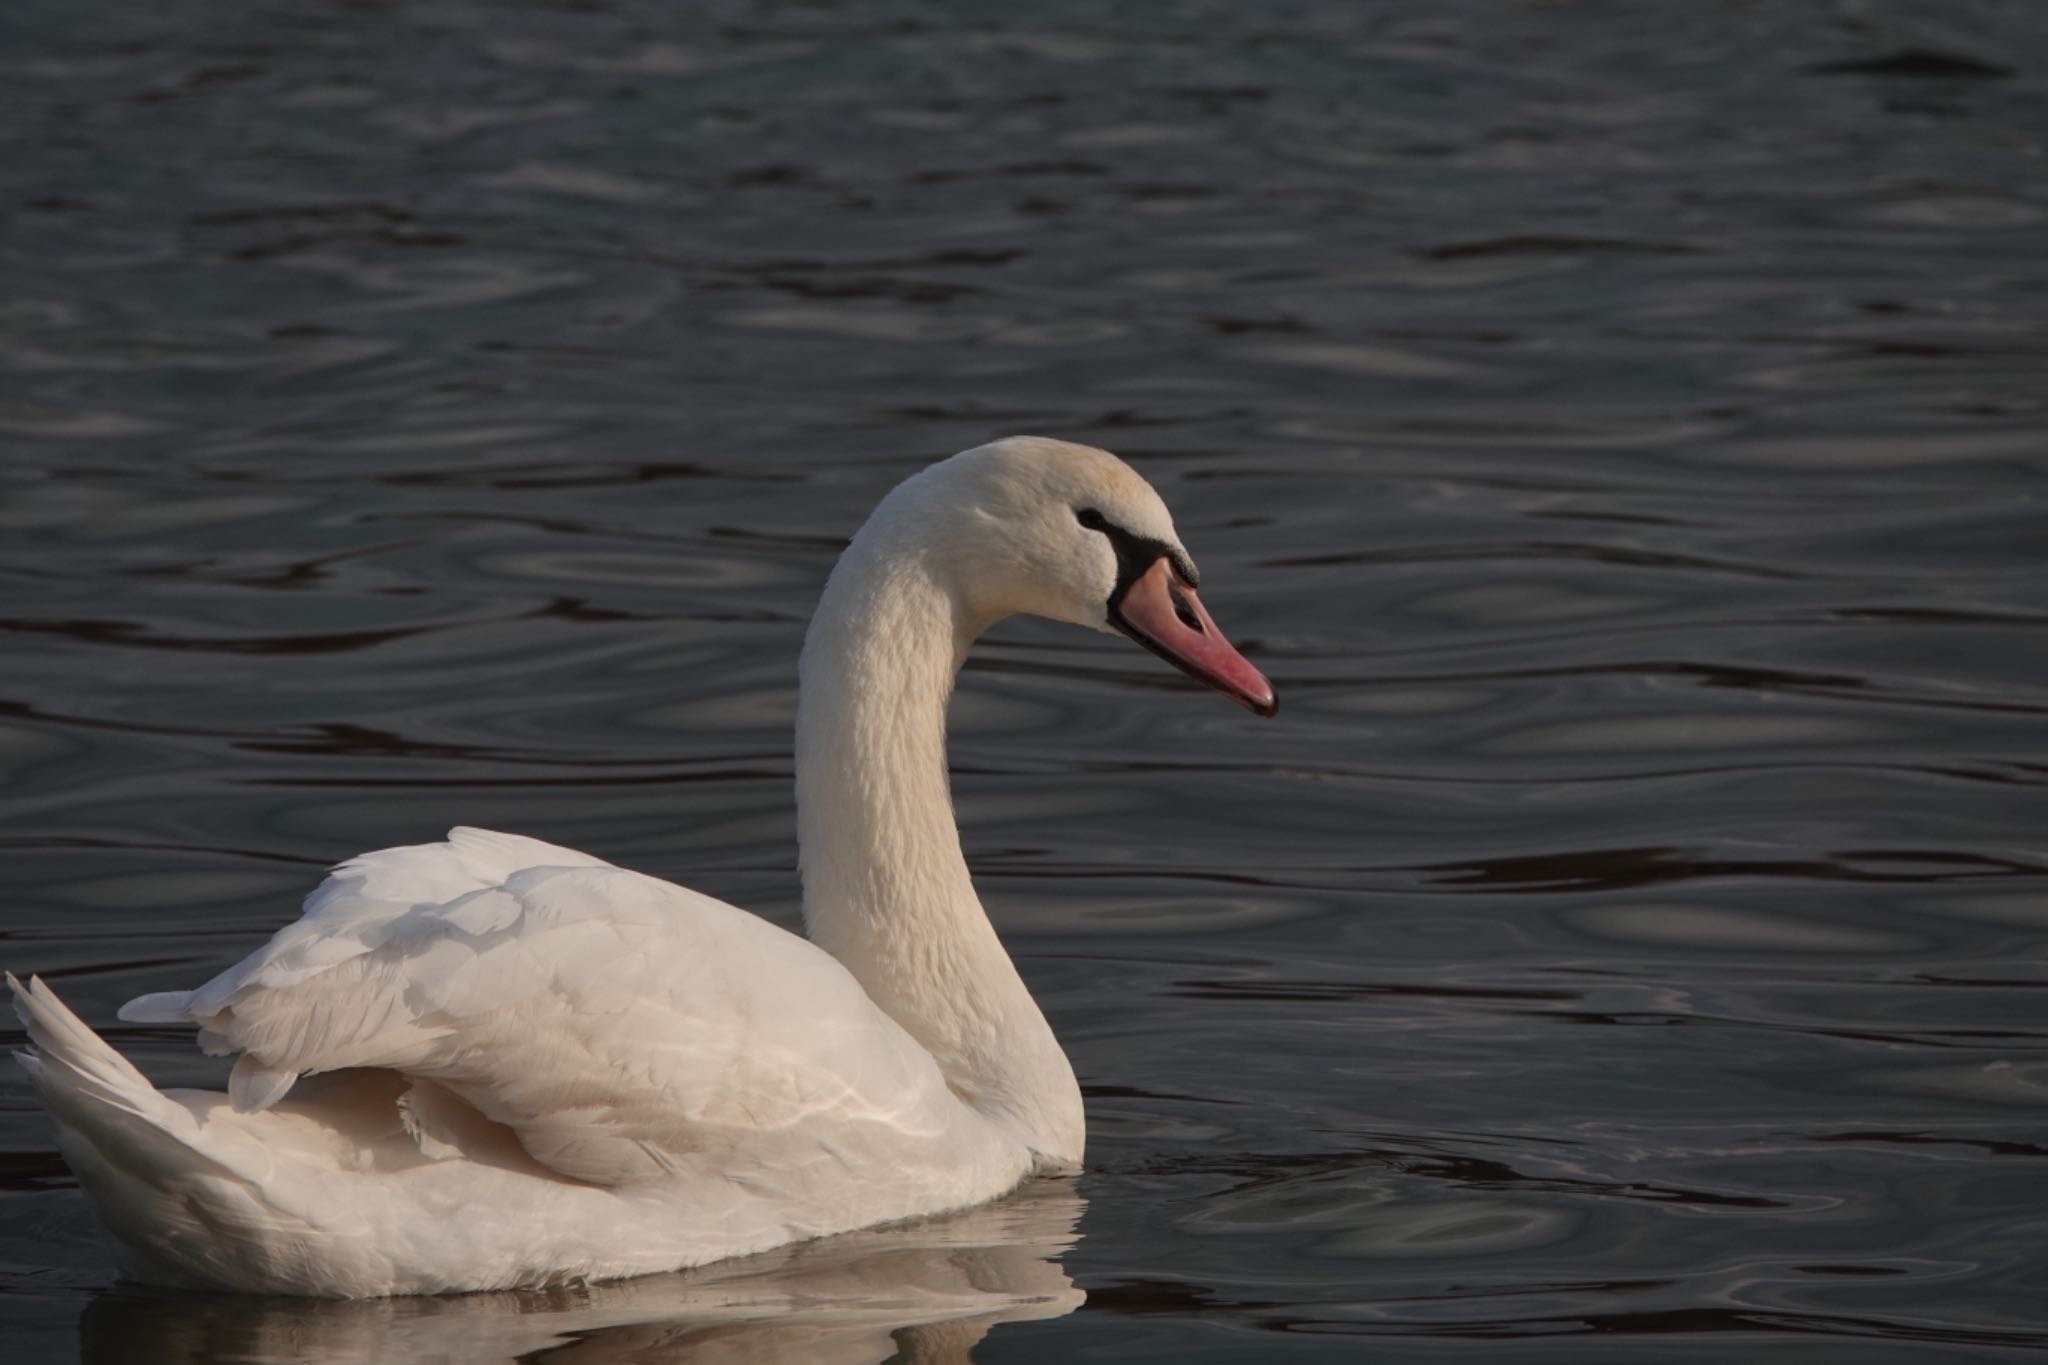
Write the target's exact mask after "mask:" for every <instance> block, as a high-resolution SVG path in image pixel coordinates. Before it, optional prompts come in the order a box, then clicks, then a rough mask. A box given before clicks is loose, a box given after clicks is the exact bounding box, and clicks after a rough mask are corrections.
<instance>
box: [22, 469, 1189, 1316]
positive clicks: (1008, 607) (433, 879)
mask: <svg viewBox="0 0 2048 1365" xmlns="http://www.w3.org/2000/svg"><path fill="white" fill-rule="evenodd" d="M1081 506H1087V507H1093V508H1099V509H1106V511H1107V512H1108V513H1109V514H1111V515H1113V517H1114V518H1115V519H1116V520H1117V521H1118V522H1119V524H1122V525H1126V526H1129V527H1132V528H1134V529H1135V530H1137V531H1138V532H1141V533H1142V534H1144V535H1146V536H1148V537H1150V538H1152V539H1155V540H1160V541H1162V542H1163V543H1167V544H1171V545H1173V546H1175V547H1177V546H1178V542H1177V541H1176V540H1174V539H1173V530H1172V523H1171V521H1170V520H1169V519H1168V518H1167V516H1166V512H1165V508H1164V507H1163V506H1162V505H1160V504H1159V501H1158V498H1157V496H1156V495H1155V494H1153V493H1152V491H1151V490H1150V489H1149V488H1148V487H1146V486H1145V484H1144V482H1143V481H1142V480H1140V479H1138V477H1137V476H1136V475H1135V474H1133V473H1131V471H1130V470H1129V469H1128V468H1126V467H1125V466H1124V465H1122V464H1121V463H1120V462H1118V461H1116V460H1115V459H1114V458H1113V457H1111V456H1108V455H1106V454H1104V453H1102V452H1100V451H1091V450H1087V449H1085V448H1081V447H1073V446H1064V445H1061V444H1060V443H1057V442H1044V441H1032V440H1018V441H1011V442H1002V443H998V444H997V445H995V446H992V447H985V448H982V449H980V450H976V451H970V452H967V453H965V454H963V455H960V456H956V457H955V458H954V459H952V460H949V461H945V462H943V463H942V464H940V465H937V466H934V467H933V468H932V469H930V470H927V471H926V472H925V473H923V474H921V475H919V476H918V477H917V478H914V479H912V480H911V481H910V482H908V483H906V484H905V485H904V486H903V487H902V488H900V489H899V490H897V492H896V493H894V494H892V495H891V496H890V498H889V499H888V500H886V501H885V502H884V503H883V505H882V507H881V508H880V509H879V510H878V511H877V513H876V515H875V517H874V518H873V519H871V520H870V522H869V523H868V525H867V526H866V527H865V528H863V530H862V531H861V533H860V535H859V536H857V537H856V538H855V540H854V542H853V544H852V546H851V547H849V549H848V551H847V554H846V556H845V557H844V559H843V560H842V561H841V563H840V565H839V567H838V568H837V569H836V570H835V571H834V573H833V576H832V581H831V583H830V584H829V585H828V586H827V589H826V594H825V598H824V601H823V602H822V603H821V605H820V608H819V613H818V619H817V622H816V623H815V625H814V627H813V629H812V631H811V634H810V636H809V637H808V639H807V641H806V645H805V652H804V660H803V674H804V681H803V692H802V700H801V703H800V706H799V726H798V772H799V783H798V786H799V808H800V812H801V817H802V818H801V834H802V840H803V867H804V879H805V918H806V921H807V924H808V926H809V928H810V930H811V933H812V939H813V940H814V941H807V940H805V939H802V938H799V937H796V936H795V935H792V934H790V933H787V932H785V931H784V930H781V929H779V928H776V927H775V926H773V925H771V924H769V923H767V922H766V921H764V920H761V919H758V918H756V917H754V916H752V915H749V914H746V913H744V912H742V911H740V910H736V909H734V908H733V907H732V906H729V905H726V904H725V903H723V902H721V901H717V900H713V899H711V898H710V897H708V896H703V895H700V894H698V893H696V892H693V891H688V890H685V889H683V888H682V887H679V886H674V885H671V884H669V883H667V882H662V881H657V880H655V879H653V878H651V877H646V876H643V875H641V874H639V873H636V872H630V871H626V870H624V869H621V868H618V867H614V866H612V865H611V864H609V863H606V862H604V861H603V860H601V859H598V858H594V857H591V856H589V855H588V854H583V853H577V852H574V851H572V850H569V849H564V848H557V847H555V846H554V845H551V844H547V843H543V842H541V841H539V840H536V839H530V838H525V837H522V836H519V835H513V834H501V833H494V832H492V831H488V830H478V829H461V828H459V829H456V830H453V831H451V832H450V834H449V835H448V838H447V840H446V841H445V842H443V843H436V844H420V845H414V846H410V847H404V848H390V849H384V850H382V851H379V852H375V853H366V854H363V855H361V856H360V857H356V858H353V859H350V860H349V861H348V862H345V863H342V864H341V865H340V866H338V867H336V868H335V869H334V870H333V872H332V874H331V875H330V876H329V877H328V878H327V880H326V881H324V882H323V883H321V885H320V886H319V887H318V888H316V889H315V890H314V891H313V893H312V894H311V895H310V896H308V897H307V898H306V901H305V905H304V913H303V915H302V916H301V918H300V919H298V920H297V921H296V922H294V923H292V924H289V925H287V926H286V927H284V928H283V929H281V930H280V931H279V932H278V933H277V934H276V935H275V936H274V937H273V938H272V939H271V940H270V942H269V943H268V944H266V945H265V946H263V947H262V948H260V949H258V950H257V951H256V952H254V953H252V954H251V955H250V956H249V957H248V958H246V959H244V960H243V961H242V962H240V963H238V964H237V965H235V966H234V967H231V968H229V969H228V970H227V971H225V972H222V973H221V974H220V975H219V976H216V977H215V978H214V979H213V980H211V981H208V982H206V983H205V984H204V985H202V986H200V987H199V988H198V989H197V990H194V991H190V992H183V991H167V992H159V993H156V994H152V995H146V996H142V997H139V998H138V999H136V1000H133V1001H131V1002H129V1004H128V1005H127V1006H126V1007H124V1008H123V1010H122V1011H121V1013H122V1017H124V1018H128V1019H133V1020H138V1021H146V1022H151V1023H165V1022H178V1021H189V1022H193V1023H196V1024H197V1025H198V1026H199V1041H200V1044H201V1046H202V1047H204V1048H205V1049H206V1050H208V1051H210V1052H224V1053H233V1054H237V1061H236V1063H235V1067H234V1072H233V1076H232V1078H231V1080H230V1082H229V1092H228V1094H226V1095H221V1094H217V1093H210V1092H198V1091H173V1092H168V1093H159V1092H158V1091H156V1090H155V1089H154V1088H153V1087H151V1086H150V1085H149V1083H148V1081H147V1080H145V1079H144V1078H143V1077H142V1076H141V1074H140V1073H139V1072H137V1071H136V1070H135V1069H134V1068H133V1067H132V1066H130V1065H129V1064H128V1063H127V1062H126V1061H124V1060H122V1059H121V1057H120V1056H119V1055H118V1054H117V1053H115V1052H113V1050H112V1049H110V1048H108V1047H107V1046H106V1044H105V1043H104V1042H103V1041H101V1040H100V1039H99V1038H98V1037H97V1036H96V1035H94V1034H93V1033H92V1031H91V1030H90V1029H88V1028H86V1027H85V1025H84V1024H82V1023H80V1022H79V1021H78V1019H77V1018H76V1017H75V1016H74V1015H72V1014H71V1013H70V1011H68V1010H66V1009H65V1008H64V1006H63V1005H62V1003H61V1002H59V1001H58V1000H57V999H56V997H55V996H54V995H52V994H50V993H49V992H48V990H47V989H46V988H44V987H43V986H42V985H41V984H40V983H39V982H31V983H30V985H28V986H26V987H24V986H21V985H20V984H18V983H15V985H14V991H15V1001H16V1008H17V1010H19V1011H20V1012H21V1015H22V1017H23V1019H24V1020H25V1021H26V1022H27V1024H28V1027H29V1032H30V1037H31V1040H32V1041H33V1043H34V1044H35V1046H36V1048H37V1055H36V1056H35V1057H32V1058H27V1059H25V1060H26V1062H27V1064H28V1065H29V1069H30V1073H31V1075H33V1076H34V1077H35V1080H36V1084H37V1086H38V1088H39V1090H40V1092H41V1093H42V1095H43V1097H44V1099H45V1101H46V1103H47V1104H48V1106H49V1108H50V1110H51V1112H52V1114H53V1115H54V1116H55V1117H56V1119H57V1122H58V1125H59V1135H60V1141H61V1143H62V1146H63V1150H64V1152H65V1155H66V1156H67V1158H68V1159H69V1160H70V1161H71V1163H72V1165H73V1168H74V1169H75V1170H76V1171H77V1173H78V1175H79V1178H80V1181H81V1183H82V1184H83V1186H84V1187H85V1189H86V1190H87V1192H88V1194H89V1195H90V1196H91V1197H92V1199H93V1200H94V1203H95V1205H96V1207H97V1208H98V1210H99V1212H100V1214H101V1217H102V1219H103V1221H104V1222H105V1223H106V1225H107V1228H108V1231H109V1232H110V1234H111V1235H112V1239H113V1243H114V1246H115V1248H116V1251H117V1254H118V1256H119V1257H120V1259H121V1262H122V1264H123V1266H124V1268H125V1269H126V1270H127V1271H128V1273H129V1274H131V1275H133V1276H135V1277H137V1278H140V1279H145V1280H152V1281H156V1282H159V1283H168V1284H185V1285H197V1286H205V1287H212V1288H227V1289H245V1290H254V1291H264V1292H285V1293H311V1294H326V1295H342V1296H356V1295H371V1294H394V1293H414V1292H431V1291H437V1290H448V1289H488V1288H500V1287H506V1286H513V1285H532V1284H542V1283H549V1282H553V1281H560V1280H565V1279H594V1278H603V1277H610V1276H620V1275H630V1274H636V1273H641V1272H646V1271H653V1270H662V1269H670V1268H675V1267H681V1266H687V1265H694V1264H699V1263H701V1262H704V1261H709V1260H714V1259H718V1258H721V1257H726V1256H734V1255H740V1254H744V1253H747V1252H752V1251H758V1250H761V1249H764V1248H767V1247H771V1246H775V1245H779V1244H782V1243H786V1242H790V1241H795V1240H801V1239H804V1238H807V1237H814V1236H819V1235H823V1234H826V1233H832V1232H839V1231H844V1230H848V1229H852V1228H858V1227H863V1226H868V1225H872V1224H878V1223H884V1222H890V1221H893V1220H898V1219H903V1218H909V1217H915V1216H919V1215H925V1214H932V1213H938V1212H943V1211H948V1210H952V1209H957V1208H962V1207H965V1206H968V1205H971V1204H975V1203H979V1202H982V1201H985V1200H988V1199H991V1198H993V1197H995V1196H997V1195H999V1194H1002V1193H1004V1192H1005V1191H1006V1190H1008V1189H1010V1188H1011V1187H1013V1186H1014V1185H1016V1184H1017V1183H1018V1181H1020V1180H1021V1179H1023V1178H1024V1177H1025V1176H1026V1175H1028V1174H1029V1173H1031V1172H1032V1171H1034V1170H1041V1171H1044V1170H1058V1171H1065V1170H1072V1169H1074V1168H1076V1167H1077V1166H1078V1163H1079V1161H1080V1157H1081V1150H1082V1143H1083V1133H1082V1116H1081V1104H1080V1094H1079V1090H1078V1087H1076V1085H1075V1083H1074V1077H1073V1072H1072V1069H1071V1068H1070V1067H1069V1066H1068V1064H1067V1061H1066V1058H1065V1056H1064V1055H1063V1054H1062V1053H1061V1051H1060V1049H1059V1045H1058V1043H1057V1042H1056V1041H1055V1040H1054V1038H1053V1035H1052V1032H1051V1030H1050V1029H1049V1028H1048V1027H1047V1025H1046V1023H1045V1019H1044V1016H1043V1015H1041V1014H1040V1013H1039V1011H1038V1008H1037V1006H1036V1005H1035V1004H1034V1003H1033V1002H1032V1000H1031V997H1030V994H1029V993H1028V992H1027V991H1026V990H1025V988H1024V985H1023V983H1022V981H1021V980H1020V979H1019V977H1018V975H1017V972H1016V969H1015V968H1014V966H1013V965H1012V964H1011V962H1010V959H1009V957H1008V955H1007V954H1006V953H1005V952H1004V951H1003V948H1002V945H1001V944H1000V942H999V941H998V940H997V939H996V936H995V934H994V931H993V930H992V929H991V928H990V926H989V922H988V919H987V917H986V916H985V915H984V913H983V912H982V909H981V906H980V903H979V901H978V900H977V899H976V898H975V895H974V890H973V885H972V882H971V881H970V879H969V877H968V875H967V868H966V864H965V862H964V860H963V859H962V858H961V855H960V849H959V841H958V837H957V835H956V833H955V831H954V828H953V820H952V807H951V802H950V799H949V797H948V795H947V791H946V771H945V756H944V725H945V710H946V701H947V696H948V694H949V692H950V689H951V686H952V680H953V676H954V673H955V672H956V671H957V669H958V666H959V662H960V659H961V658H962V656H963V655H964V654H965V652H966V649H967V646H968V645H969V644H970V643H971V642H972V640H973V638H974V636H975V635H976V634H978V633H979V631H980V630H981V629H983V628H984V627H985V626H986V625H987V624H989V623H990V622H991V621H993V620H994V619H996V618H998V617H1000V616H1001V615H1004V614H1007V613H1009V612H1012V611H1019V610H1029V611H1036V612H1039V613H1040V614H1044V615H1049V616H1054V617H1057V618H1059V619H1064V620H1070V621H1077V622H1080V623H1082V624H1087V625H1098V626H1099V625H1101V624H1102V622H1103V613H1104V611H1105V610H1106V608H1105V607H1104V605H1103V604H1104V601H1105V600H1106V599H1105V593H1106V591H1107V588H1106V586H1105V585H1106V583H1108V582H1109V581H1111V580H1113V577H1114V573H1115V564H1114V561H1113V557H1111V556H1110V555H1109V552H1108V551H1107V549H1106V548H1105V543H1104V542H1103V540H1102V538H1101V537H1100V536H1097V535H1095V534H1094V533H1092V532H1089V531H1087V530H1085V529H1084V528H1083V527H1081V526H1080V525H1079V524H1077V522H1076V508H1077V507H1081ZM10 980H11V978H10Z"/></svg>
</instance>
